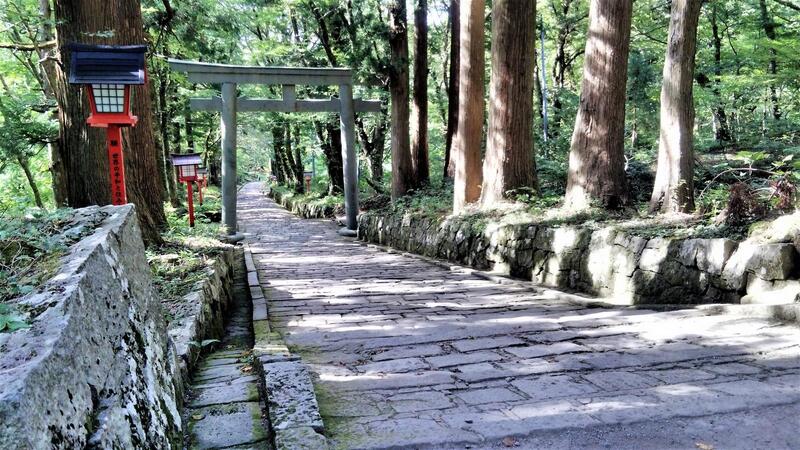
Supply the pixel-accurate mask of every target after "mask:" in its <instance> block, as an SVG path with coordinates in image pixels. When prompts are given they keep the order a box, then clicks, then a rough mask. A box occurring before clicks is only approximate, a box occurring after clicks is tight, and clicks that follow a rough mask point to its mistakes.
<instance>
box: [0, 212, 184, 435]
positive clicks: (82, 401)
mask: <svg viewBox="0 0 800 450" xmlns="http://www.w3.org/2000/svg"><path fill="white" fill-rule="evenodd" d="M98 211H100V212H101V213H102V214H106V215H107V217H106V218H105V219H104V221H103V222H102V224H101V225H100V226H99V227H98V228H97V229H96V231H95V232H94V234H92V235H91V236H89V237H87V238H85V239H83V240H81V241H80V242H78V243H77V244H75V245H74V246H73V247H72V248H71V250H70V254H69V255H68V256H67V257H65V258H64V259H63V262H64V265H63V267H62V268H61V271H60V272H59V273H58V274H57V275H56V276H55V277H54V278H52V279H51V280H50V281H48V283H47V284H46V285H45V286H44V287H43V290H42V292H37V293H35V294H32V295H29V296H27V297H25V298H23V299H22V300H21V302H22V303H24V304H25V305H27V306H28V307H29V308H31V309H36V310H42V311H43V312H42V313H41V314H39V315H38V317H36V318H35V319H34V320H33V321H32V326H31V327H30V328H29V329H25V330H19V331H16V332H13V333H10V334H9V333H4V334H0V448H9V449H11V448H26V449H27V448H30V449H43V448H55V449H62V448H63V449H73V448H132V449H139V448H141V449H144V448H148V449H149V448H170V447H172V448H180V446H181V419H180V415H179V411H178V400H177V399H178V397H177V393H176V387H175V383H174V374H175V371H176V370H177V368H176V367H174V361H175V360H176V356H175V354H174V347H173V346H171V345H169V341H168V337H167V330H166V325H165V322H164V318H163V313H162V309H161V304H160V301H159V299H158V297H157V295H156V292H155V290H154V289H153V286H152V284H151V278H150V276H151V275H150V269H149V266H148V264H147V259H146V258H145V252H144V246H143V243H142V238H141V232H140V230H139V225H138V221H137V218H136V214H135V211H134V208H133V206H130V205H128V206H120V207H111V206H109V207H103V208H96V207H95V208H86V209H85V210H80V211H78V212H77V214H78V215H80V214H82V213H87V212H88V213H92V214H94V213H97V212H98Z"/></svg>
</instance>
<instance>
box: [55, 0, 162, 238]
mask: <svg viewBox="0 0 800 450" xmlns="http://www.w3.org/2000/svg"><path fill="white" fill-rule="evenodd" d="M55 20H56V24H57V25H56V33H57V36H58V47H59V50H60V52H61V58H60V60H61V65H60V66H59V70H58V71H57V75H56V77H57V85H56V91H57V97H58V103H59V107H60V108H59V109H60V111H59V124H60V125H61V132H60V135H59V142H58V152H59V155H60V157H61V160H62V161H63V163H64V173H65V174H66V178H67V183H66V184H67V196H68V204H69V205H70V206H73V207H82V206H87V205H92V204H108V203H110V200H111V195H110V182H109V179H108V178H109V175H108V174H109V169H108V156H107V152H106V142H105V135H104V134H105V133H104V131H103V130H100V129H91V130H89V127H88V126H87V125H86V118H87V117H88V115H89V105H88V101H87V99H86V96H85V95H83V94H82V89H81V86H72V85H70V84H69V83H68V76H69V66H70V51H69V49H68V48H67V45H68V44H70V43H73V42H81V43H96V44H143V43H145V37H144V23H143V22H142V12H141V5H140V2H138V1H136V0H113V1H107V0H81V1H77V0H56V2H55ZM108 31H113V34H111V37H105V36H106V35H107V34H106V32H108ZM151 102H152V97H151V95H150V84H149V83H147V84H145V85H144V86H136V87H134V88H133V101H132V105H131V109H132V111H133V113H134V114H136V115H137V116H138V117H139V123H138V125H137V126H136V127H135V128H132V129H126V130H125V131H124V132H123V139H122V140H123V144H124V148H125V171H126V186H127V191H128V200H129V201H131V203H133V204H135V205H136V212H137V216H138V218H139V224H140V226H141V229H142V236H143V238H144V240H145V241H146V242H147V243H148V244H153V243H158V242H160V241H161V236H160V230H161V229H162V228H163V227H164V226H165V225H166V216H165V215H164V207H163V203H162V186H161V183H162V179H161V177H162V174H161V173H159V171H158V165H157V162H156V159H157V158H158V156H159V155H158V151H157V149H156V146H155V139H154V138H153V116H152V115H153V110H152V105H151Z"/></svg>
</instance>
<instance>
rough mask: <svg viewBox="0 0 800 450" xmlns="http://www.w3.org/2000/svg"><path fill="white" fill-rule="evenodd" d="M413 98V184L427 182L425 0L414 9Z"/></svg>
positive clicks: (426, 14) (426, 31) (426, 13)
mask: <svg viewBox="0 0 800 450" xmlns="http://www.w3.org/2000/svg"><path fill="white" fill-rule="evenodd" d="M414 34H415V37H414V98H413V109H412V126H411V161H412V164H413V165H414V181H415V185H416V186H418V187H419V186H425V185H427V184H429V183H430V178H431V176H430V163H429V160H428V0H417V4H416V8H414Z"/></svg>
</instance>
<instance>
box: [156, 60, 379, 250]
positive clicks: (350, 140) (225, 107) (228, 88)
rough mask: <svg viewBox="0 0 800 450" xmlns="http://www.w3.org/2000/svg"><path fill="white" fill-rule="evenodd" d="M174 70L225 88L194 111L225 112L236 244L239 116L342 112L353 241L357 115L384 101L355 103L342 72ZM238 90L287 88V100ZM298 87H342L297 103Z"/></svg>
mask: <svg viewBox="0 0 800 450" xmlns="http://www.w3.org/2000/svg"><path fill="white" fill-rule="evenodd" d="M169 65H170V67H171V68H172V70H175V71H177V72H184V73H186V74H187V75H188V77H189V81H190V82H192V83H219V84H222V97H216V98H211V99H191V100H190V105H191V108H192V109H193V110H199V111H220V112H221V122H222V125H221V131H222V221H223V223H224V224H225V228H226V232H227V233H228V235H229V236H231V237H232V239H235V236H236V234H237V220H236V193H237V192H236V181H237V180H236V177H237V176H236V116H237V114H238V112H255V111H275V112H338V113H339V120H340V127H341V132H342V160H343V163H344V164H343V165H344V196H345V210H346V212H347V224H346V225H347V226H346V228H345V230H342V231H343V232H342V234H347V235H354V234H355V230H356V228H357V227H358V222H357V216H358V158H357V155H356V149H355V116H354V114H355V112H379V111H380V109H381V103H380V102H379V101H364V100H353V75H352V72H351V71H350V69H343V68H294V67H255V66H237V65H229V64H211V63H200V62H193V61H182V60H176V59H170V60H169ZM238 84H268V85H281V86H283V98H282V99H281V100H273V99H248V98H237V96H236V86H237V85H238ZM296 85H309V86H338V87H339V98H338V99H337V98H331V99H325V100H297V97H296V95H295V86H296Z"/></svg>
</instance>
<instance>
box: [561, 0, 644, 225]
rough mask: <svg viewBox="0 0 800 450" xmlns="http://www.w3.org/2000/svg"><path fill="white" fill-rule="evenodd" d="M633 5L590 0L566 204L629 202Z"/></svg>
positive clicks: (613, 205)
mask: <svg viewBox="0 0 800 450" xmlns="http://www.w3.org/2000/svg"><path fill="white" fill-rule="evenodd" d="M632 9H633V1H632V0H592V2H591V6H590V9H589V32H588V39H587V41H586V57H585V60H584V64H583V81H582V82H581V98H580V105H579V109H578V116H577V118H576V120H575V130H574V132H573V135H572V144H571V147H570V154H569V173H568V175H567V195H566V200H565V204H566V205H567V206H568V207H570V208H573V209H583V208H586V207H589V206H590V205H591V204H592V203H593V202H594V201H596V202H599V203H600V204H602V205H603V206H604V207H606V208H609V209H614V208H619V207H621V206H623V205H626V204H627V203H628V199H629V193H628V190H627V186H626V184H627V183H626V180H625V154H624V138H625V96H626V92H625V85H626V82H627V77H628V52H629V49H630V35H631V13H632Z"/></svg>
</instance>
